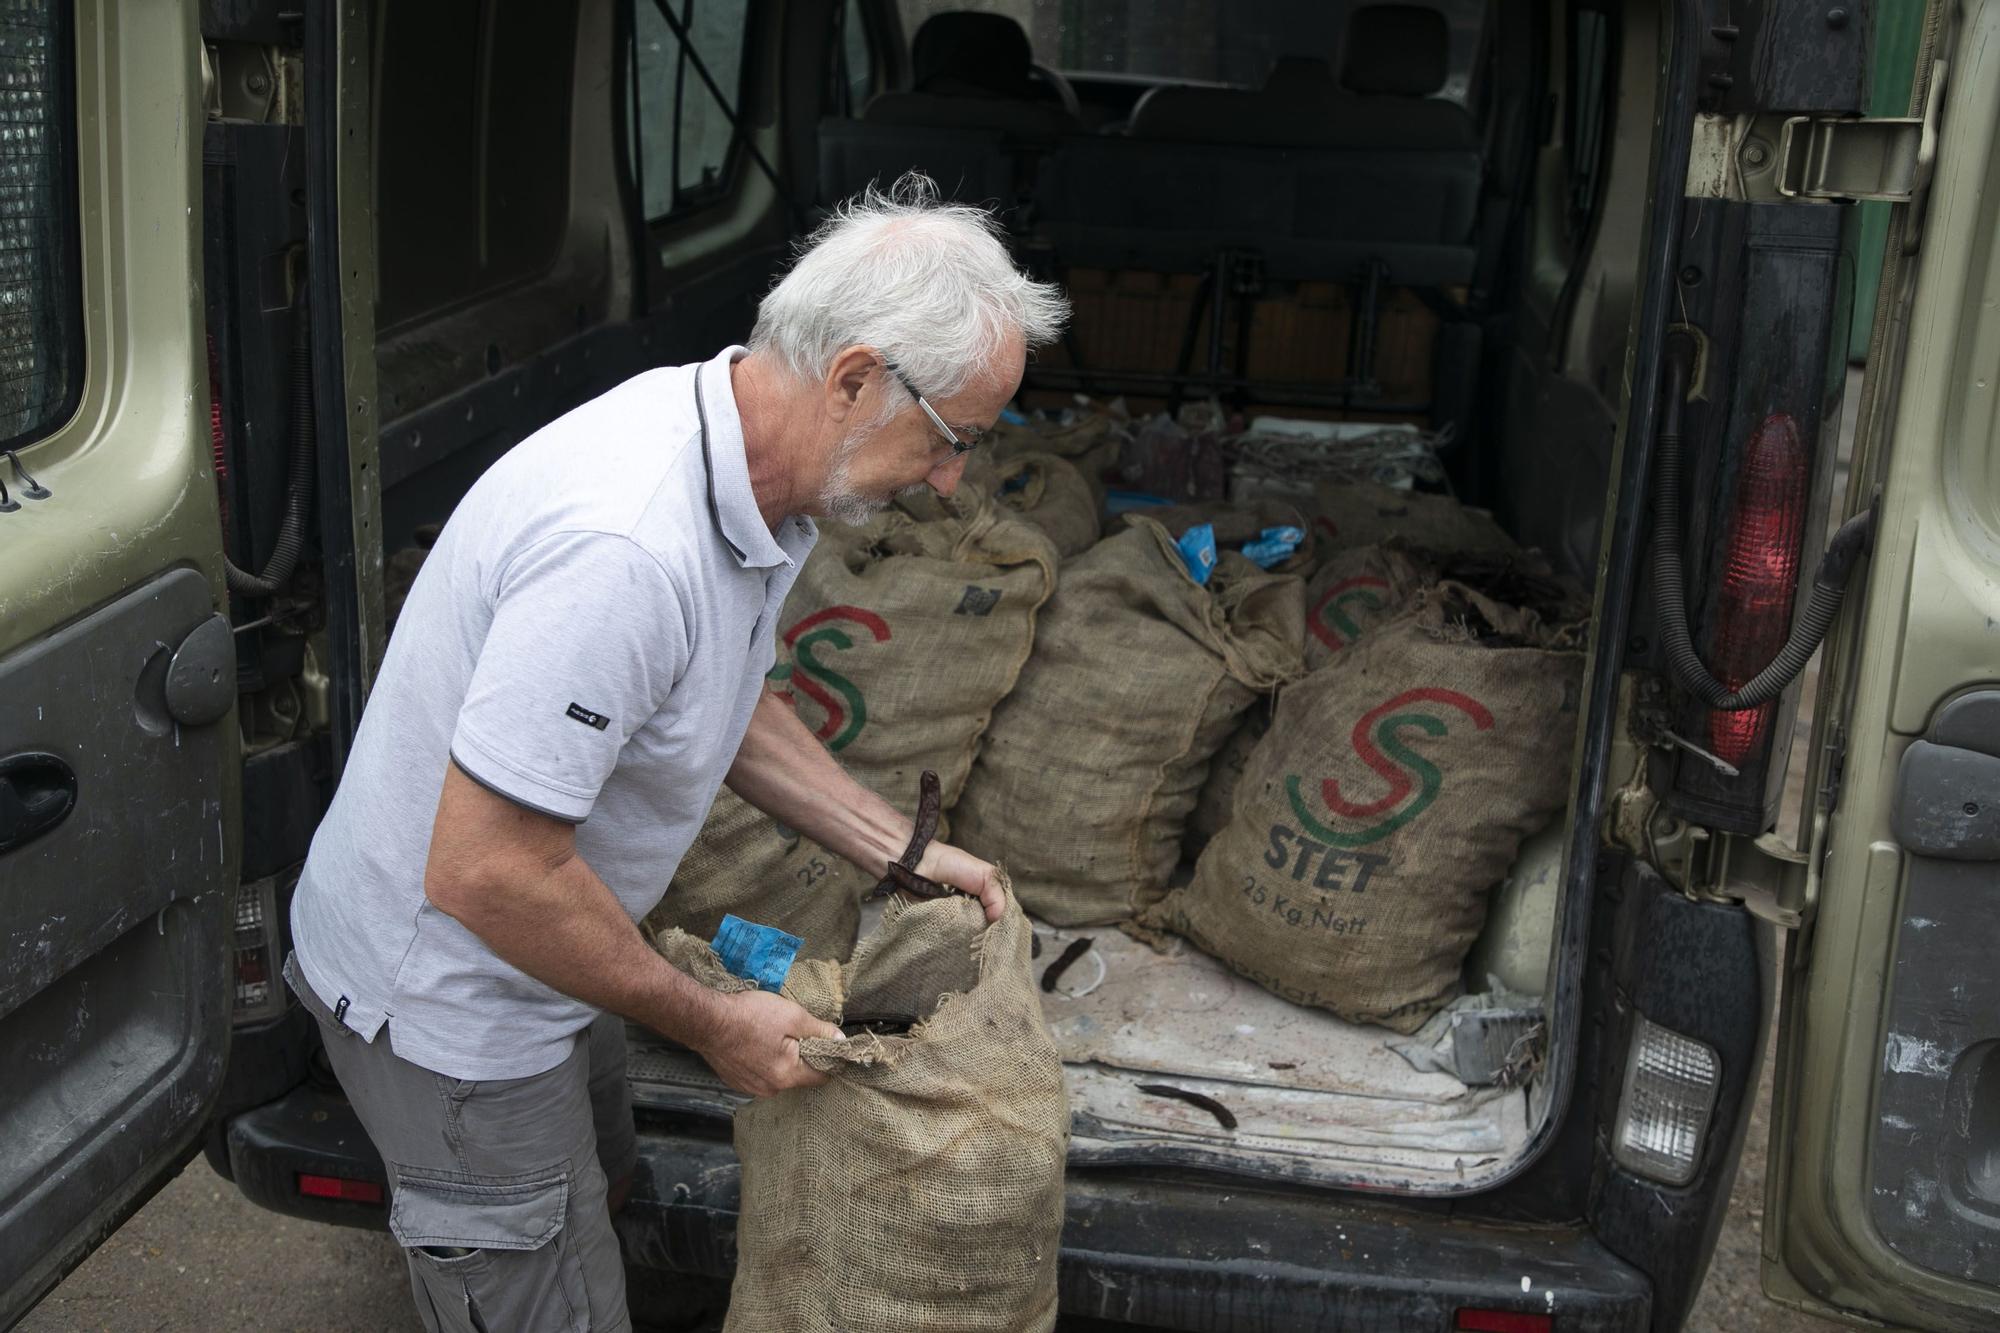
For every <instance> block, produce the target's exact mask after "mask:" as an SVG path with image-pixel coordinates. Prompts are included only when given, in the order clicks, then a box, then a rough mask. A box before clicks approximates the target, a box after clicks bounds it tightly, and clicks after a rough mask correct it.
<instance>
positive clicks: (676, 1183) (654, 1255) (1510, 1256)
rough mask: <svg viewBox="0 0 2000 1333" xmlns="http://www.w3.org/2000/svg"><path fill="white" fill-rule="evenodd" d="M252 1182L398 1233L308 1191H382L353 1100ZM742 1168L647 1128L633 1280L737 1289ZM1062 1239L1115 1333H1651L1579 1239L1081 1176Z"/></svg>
mask: <svg viewBox="0 0 2000 1333" xmlns="http://www.w3.org/2000/svg"><path fill="white" fill-rule="evenodd" d="M227 1142H228V1145H229V1157H230V1162H231V1165H232V1166H233V1168H234V1170H235V1175H236V1183H237V1186H238V1187H239V1188H240V1189H242V1191H243V1193H244V1194H245V1195H246V1196H247V1197H249V1198H250V1200H251V1201H252V1202H254V1203H258V1204H261V1205H263V1206H264V1207H266V1208H271V1209H273V1210H275V1211H277V1212H280V1213H287V1214H290V1215H292V1216H295V1217H305V1218H311V1219H313V1220H317V1221H323V1222H334V1223H339V1224H341V1225H346V1226H373V1227H381V1226H383V1225H384V1224H385V1219H386V1217H387V1209H386V1208H385V1207H383V1206H381V1205H372V1204H356V1203H342V1202H336V1201H332V1200H326V1199H320V1198H313V1197H308V1196H305V1195H302V1194H300V1193H299V1189H298V1177H299V1175H300V1174H302V1173H304V1174H311V1175H330V1176H337V1177H344V1178H347V1179H354V1180H363V1181H375V1182H382V1181H384V1179H385V1176H384V1172H383V1169H382V1163H381V1159H380V1158H379V1157H378V1156H377V1155H376V1154H375V1151H374V1148H373V1147H372V1146H371V1145H370V1144H369V1142H368V1138H367V1135H366V1134H364V1133H363V1132H362V1130H361V1126H360V1124H359V1122H357V1121H356V1120H355V1118H354V1115H353V1112H352V1111H351V1110H349V1109H348V1106H347V1103H346V1102H345V1101H343V1100H342V1099H340V1098H339V1097H338V1096H336V1095H330V1094H328V1093H325V1092H322V1091H319V1090H317V1089H314V1088H312V1087H302V1088H298V1089H296V1090H294V1091H293V1092H291V1093H290V1094H288V1095H287V1096H285V1097H283V1098H281V1099H279V1100H278V1101H276V1102H272V1103H271V1104H269V1105H268V1106H262V1107H259V1108H257V1109H256V1110H253V1111H248V1112H245V1113H244V1114H243V1115H240V1116H237V1117H236V1118H235V1119H234V1120H232V1121H231V1122H230V1125H229V1129H228V1134H227ZM739 1184H740V1181H739V1174H738V1167H737V1163H736V1154H735V1152H734V1150H733V1149H732V1148H731V1147H730V1145H729V1144H728V1143H726V1142H723V1141H720V1140H717V1139H714V1138H704V1137H697V1136H695V1135H692V1134H687V1133H681V1132H675V1131H673V1130H671V1129H665V1128H662V1127H661V1126H659V1125H657V1124H651V1123H647V1122H644V1121H642V1123H641V1125H640V1131H639V1168H638V1174H637V1177H636V1179H635V1180H634V1182H633V1188H632V1196H631V1200H630V1202H629V1203H628V1204H627V1205H626V1208H625V1210H624V1212H623V1213H622V1214H620V1216H619V1218H618V1231H619V1234H620V1237H621V1239H622V1240H623V1242H624V1248H625V1259H626V1263H627V1265H628V1266H630V1267H632V1268H636V1269H641V1270H650V1271H652V1272H656V1273H665V1274H685V1275H690V1276H701V1277H709V1278H727V1277H728V1276H729V1275H730V1273H731V1272H732V1271H733V1270H734V1268H735V1263H736V1212H737V1206H738V1198H739ZM1068 1194H1069V1202H1068V1219H1067V1222H1066V1225H1065V1227H1064V1230H1063V1250H1062V1276H1061V1282H1062V1308H1063V1312H1064V1313H1065V1314H1066V1315H1070V1316H1078V1317H1082V1318H1085V1319H1092V1320H1102V1321H1106V1323H1108V1324H1111V1325H1120V1324H1122V1325H1129V1326H1133V1327H1137V1328H1155V1329H1174V1330H1186V1333H1227V1331H1228V1330H1236V1329H1245V1330H1248V1329H1256V1330H1259V1333H1293V1331H1294V1330H1296V1331H1297V1333H1305V1331H1306V1330H1319V1329H1328V1328H1338V1329H1343V1330H1375V1329H1379V1330H1384V1331H1385V1333H1386V1330H1397V1331H1398V1333H1402V1331H1403V1330H1426V1331H1427V1330H1438V1331H1439V1333H1444V1331H1445V1330H1450V1329H1452V1328H1453V1327H1454V1324H1455V1321H1456V1312H1457V1311H1458V1310H1459V1309H1461V1308H1468V1307H1470V1308H1479V1309H1488V1310H1504V1311H1518V1312H1521V1313H1528V1314H1542V1315H1546V1314H1550V1313H1553V1314H1554V1315H1555V1321H1554V1326H1555V1327H1556V1328H1558V1329H1561V1330H1563V1331H1564V1333H1614V1331H1615V1333H1641V1331H1642V1330H1645V1329H1646V1328H1647V1327H1648V1326H1649V1323H1650V1320H1651V1307H1652V1297H1651V1290H1650V1287H1649V1285H1648V1283H1647V1281H1646V1278H1645V1277H1644V1276H1643V1275H1642V1274H1641V1273H1639V1272H1638V1271H1637V1270H1636V1269H1634V1268H1632V1267H1631V1266H1630V1265H1628V1264H1627V1263H1625V1262H1624V1261H1623V1260H1621V1259H1619V1258H1618V1257H1617V1256H1615V1255H1613V1254H1612V1253H1611V1252H1610V1251H1609V1250H1607V1249H1605V1248H1604V1247H1603V1246H1602V1245H1600V1244H1599V1243H1598V1242H1597V1240H1596V1239H1595V1238H1594V1237H1593V1236H1591V1235H1590V1233H1589V1232H1588V1231H1586V1230H1583V1229H1581V1228H1572V1227H1527V1226H1504V1225H1500V1224H1497V1223H1490V1222H1470V1221H1458V1220H1453V1219H1450V1218H1447V1217H1445V1216H1442V1215H1440V1214H1437V1213H1431V1212H1420V1211H1414V1210H1408V1209H1401V1208H1396V1207H1393V1206H1389V1205H1369V1204H1360V1203H1352V1202H1349V1201H1348V1200H1346V1199H1334V1198H1329V1197H1328V1196H1326V1195H1324V1194H1308V1193H1303V1192H1289V1191H1278V1190H1270V1189H1263V1188H1258V1187H1249V1188H1246V1187H1244V1186H1242V1185H1239V1184H1237V1183H1234V1182H1229V1181H1218V1180H1213V1179H1195V1178H1188V1177H1167V1176H1164V1175H1163V1174H1162V1173H1160V1172H1158V1171H1150V1170H1139V1169H1132V1170H1123V1171H1102V1170H1098V1171H1088V1172H1081V1171H1080V1172H1075V1173H1073V1174H1072V1175H1071V1177H1070V1180H1069V1188H1068Z"/></svg>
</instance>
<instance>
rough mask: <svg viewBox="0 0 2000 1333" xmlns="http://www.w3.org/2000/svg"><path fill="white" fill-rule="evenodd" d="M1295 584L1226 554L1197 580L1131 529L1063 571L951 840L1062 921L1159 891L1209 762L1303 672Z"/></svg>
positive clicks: (1166, 539)
mask: <svg viewBox="0 0 2000 1333" xmlns="http://www.w3.org/2000/svg"><path fill="white" fill-rule="evenodd" d="M1304 613H1305V598H1304V588H1303V585H1302V584H1301V583H1300V581H1299V580H1298V579H1297V578H1295V577H1292V576H1290V575H1282V574H1267V573H1265V572H1264V571H1263V570H1260V569H1258V568H1257V567H1256V566H1255V565H1253V564H1251V563H1250V562H1249V561H1248V560H1246V559H1244V558H1243V557H1242V556H1240V555H1237V554H1235V553H1233V552H1225V553H1224V554H1223V556H1222V558H1221V560H1220V561H1219V562H1218V563H1217V564H1216V566H1215V570H1214V573H1213V575H1212V576H1211V578H1210V580H1209V582H1208V584H1207V585H1206V586H1203V585H1202V584H1200V583H1197V582H1196V581H1195V580H1194V578H1193V577H1192V576H1191V575H1190V574H1189V573H1188V571H1187V566H1186V565H1185V564H1184V563H1183V562H1182V558H1181V554H1180V552H1179V550H1178V549H1176V547H1175V545H1174V539H1173V538H1172V537H1171V536H1170V535H1168V533H1167V530H1166V529H1165V528H1163V527H1161V526H1160V525H1159V524H1158V523H1155V522H1153V521H1152V520H1150V519H1147V518H1134V519H1132V520H1131V526H1129V527H1128V528H1127V529H1126V530H1125V531H1124V532H1121V533H1119V534H1117V535H1116V536H1113V537H1107V538H1106V539H1105V540H1103V541H1101V542H1099V543H1098V544H1097V545H1096V546H1093V547H1092V548H1091V549H1090V550H1089V551H1087V552H1086V553H1084V554H1083V555H1081V556H1078V557H1077V558H1076V559H1075V560H1073V561H1071V562H1070V564H1069V565H1068V567H1066V568H1065V569H1064V571H1063V576H1062V582H1061V585H1060V586H1059V587H1058V588H1057V590H1056V595H1055V597H1054V598H1053V599H1051V600H1050V602H1049V605H1048V608H1047V609H1046V610H1045V611H1044V612H1043V613H1042V618H1041V626H1040V629H1039V631H1038V632H1037V635H1036V639H1035V652H1034V655H1033V656H1032V657H1030V658H1029V659H1028V664H1027V666H1026V667H1025V668H1024V669H1023V670H1022V672H1021V681H1020V685H1019V686H1018V687H1017V688H1016V689H1015V691H1014V693H1013V694H1011V695H1009V696H1008V697H1007V699H1006V701H1005V702H1004V703H1002V704H1001V705H1000V707H999V708H998V709H997V710H996V711H995V712H994V715H993V725H992V726H991V727H990V728H989V729H988V731H987V734H986V742H985V746H984V748H983V749H982V750H981V751H980V755H979V762H978V763H977V764H976V765H975V766H974V769H973V774H972V777H971V779H970V780H968V781H967V783H966V787H965V796H964V798H963V799H962V800H961V801H960V802H959V804H958V806H957V808H956V809H955V810H954V812H953V820H954V826H955V833H954V838H953V841H954V842H956V843H958V845H960V846H962V847H965V848H966V849H967V850H969V851H972V852H974V853H976V854H978V855H980V856H984V857H987V858H988V859H992V860H1004V861H1006V862H1007V864H1008V865H1010V866H1012V867H1013V869H1014V874H1015V883H1016V884H1018V885H1019V886H1020V890H1019V891H1020V894H1021V901H1022V902H1023V903H1025V904H1026V905H1027V907H1028V908H1029V909H1030V910H1031V911H1033V912H1034V913H1035V914H1036V915H1037V916H1039V917H1041V918H1043V919H1044V920H1047V921H1050V922H1052V923H1054V924H1056V925H1060V926H1081V925H1097V924H1104V923H1110V922H1116V921H1121V920H1124V919H1125V918H1127V917H1129V916H1131V914H1132V913H1133V912H1134V911H1135V910H1137V909H1138V908H1140V907H1142V906H1144V905H1145V904H1146V903H1148V902H1150V901H1152V900H1154V899H1155V898H1157V897H1158V896H1159V895H1160V894H1161V893H1162V892H1164V891H1165V888H1166V883H1167V877H1168V875H1170V874H1171V873H1172V872H1173V869H1174V866H1175V864H1176V863H1177V862H1178V861H1179V859H1180V842H1181V835H1182V832H1183V830H1184V827H1185V825H1186V823H1187V817H1188V814H1189V812H1190V811H1192V810H1193V808H1194V802H1195V796H1196V794H1197V793H1198V792H1199V791H1200V790H1201V784H1202V781H1203V779H1205V778H1206V777H1207V774H1208V767H1209V761H1210V760H1211V759H1212V758H1213V757H1214V755H1215V751H1216V749H1217V748H1218V747H1219V746H1220V745H1221V744H1222V742H1223V741H1224V740H1225V739H1227V738H1228V735H1229V733H1230V731H1231V730H1233V729H1234V727H1235V725H1236V720H1237V719H1238V718H1239V717H1240V716H1241V715H1242V714H1243V713H1244V711H1245V710H1246V709H1248V708H1249V707H1250V706H1251V705H1252V704H1253V703H1254V702H1256V699H1257V697H1258V696H1259V695H1260V694H1264V693H1268V692H1269V691H1270V690H1272V689H1273V688H1275V687H1276V686H1278V685H1279V684H1281V683H1282V682H1284V681H1287V680H1290V679H1292V678H1294V677H1296V676H1297V675H1299V673H1300V672H1301V670H1302V669H1303V667H1304V659H1303V657H1302V650H1301V643H1302V642H1303V640H1304V637H1305V628H1304V624H1305V620H1304Z"/></svg>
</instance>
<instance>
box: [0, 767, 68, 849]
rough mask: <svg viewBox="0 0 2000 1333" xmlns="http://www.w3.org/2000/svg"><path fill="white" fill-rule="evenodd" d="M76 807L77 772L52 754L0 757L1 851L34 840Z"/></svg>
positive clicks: (65, 817)
mask: <svg viewBox="0 0 2000 1333" xmlns="http://www.w3.org/2000/svg"><path fill="white" fill-rule="evenodd" d="M75 808H76V773H75V771H74V770H72V769H71V768H70V766H69V765H68V764H65V763H64V762H63V761H62V760H60V759H58V758H56V757H55V756H54V755H52V754H40V753H29V754H16V755H9V756H8V757H7V758H5V759H0V852H11V851H13V850H14V849H15V848H16V847H20V846H23V845H24V844H26V843H30V842H33V841H34V840H35V839H36V838H39V837H41V836H42V835H43V834H44V833H47V832H49V831H50V830H51V829H53V828H55V827H56V825H58V824H60V823H62V822H63V820H65V819H67V818H69V812H70V811H72V810H74V809H75Z"/></svg>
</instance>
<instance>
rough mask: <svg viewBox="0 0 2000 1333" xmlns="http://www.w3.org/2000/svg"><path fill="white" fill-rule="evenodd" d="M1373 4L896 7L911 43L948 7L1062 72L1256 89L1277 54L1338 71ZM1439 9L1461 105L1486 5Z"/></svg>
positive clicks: (973, 0) (1267, 0) (1069, 2)
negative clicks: (1360, 17) (988, 23)
mask: <svg viewBox="0 0 2000 1333" xmlns="http://www.w3.org/2000/svg"><path fill="white" fill-rule="evenodd" d="M1367 2H1368V0H1342V2H1341V3H1334V4H1321V5H1301V4H1296V3H1294V2H1293V0H1183V2H1182V3H1179V4H1174V5H1149V6H1143V7H1142V6H1136V5H1132V4H1130V3H1128V0H899V6H900V10H901V13H902V16H903V33H904V35H905V36H906V37H914V36H915V35H916V31H917V29H918V28H919V27H921V26H922V25H923V22H924V20H925V19H927V18H929V17H930V16H931V15H933V14H938V13H943V12H945V11H947V10H963V9H971V10H978V11H980V12H982V13H989V14H1006V15H1009V16H1010V17H1012V18H1013V19H1014V20H1015V21H1016V22H1017V23H1019V24H1020V25H1021V27H1022V28H1023V29H1024V30H1025V31H1026V32H1027V34H1028V41H1029V44H1030V45H1031V46H1033V48H1034V52H1035V63H1036V64H1039V65H1046V66H1048V67H1050V68H1052V69H1058V70H1062V71H1063V72H1064V73H1068V74H1113V75H1126V76H1137V77H1142V78H1148V79H1157V80H1161V81H1165V82H1191V83H1227V84H1235V85H1237V86H1239V87H1246V88H1254V87H1257V86H1259V85H1261V84H1262V83H1263V82H1264V77H1265V76H1266V75H1267V74H1269V73H1270V72H1271V66H1272V65H1273V64H1274V63H1276V61H1277V59H1278V57H1279V56H1288V55H1303V56H1323V57H1325V58H1326V60H1327V61H1328V63H1329V64H1330V65H1331V66H1332V67H1333V68H1334V69H1335V70H1338V69H1339V68H1340V43H1341V36H1342V34H1344V33H1345V32H1346V31H1347V16H1348V14H1349V12H1350V11H1352V10H1355V9H1358V8H1360V7H1361V6H1362V5H1363V4H1365V3H1367ZM1432 8H1435V9H1437V10H1438V11H1439V12H1440V13H1442V14H1443V15H1444V18H1445V24H1446V27H1447V28H1448V29H1449V30H1450V32H1451V54H1450V65H1449V73H1448V75H1447V77H1446V80H1445V84H1444V87H1442V88H1440V89H1439V90H1438V93H1437V95H1438V96H1439V97H1444V98H1448V99H1450V100H1451V101H1454V102H1457V103H1459V104H1460V105H1461V106H1463V105H1464V104H1465V102H1466V98H1467V95H1468V93H1469V91H1470V89H1471V86H1472V68H1473V62H1474V60H1475V59H1476V58H1477V56H1478V53H1479V39H1480V30H1481V25H1482V24H1483V23H1484V21H1485V17H1486V0H1438V3H1436V4H1434V5H1433V6H1432Z"/></svg>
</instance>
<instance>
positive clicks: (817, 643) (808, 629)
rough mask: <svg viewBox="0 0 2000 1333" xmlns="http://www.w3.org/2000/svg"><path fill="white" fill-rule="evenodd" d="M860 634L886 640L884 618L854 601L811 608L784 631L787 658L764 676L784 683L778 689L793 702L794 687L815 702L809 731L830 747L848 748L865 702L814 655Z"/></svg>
mask: <svg viewBox="0 0 2000 1333" xmlns="http://www.w3.org/2000/svg"><path fill="white" fill-rule="evenodd" d="M862 633H865V634H866V635H867V636H869V638H872V639H873V640H874V641H875V642H876V643H887V642H888V641H889V622H888V621H886V620H884V619H882V617H880V616H878V615H876V614H875V613H874V612H873V611H864V610H862V609H861V608H860V607H858V606H829V607H827V608H826V609H825V610H823V611H815V612H813V613H812V614H811V615H809V616H807V617H805V619H803V620H801V621H799V623H798V624H796V625H794V626H792V627H791V628H790V629H788V630H786V631H785V635H784V644H785V647H786V648H787V649H789V650H790V651H791V654H792V660H791V661H789V662H781V663H779V664H778V665H777V666H775V667H773V668H771V674H770V676H769V677H768V679H769V680H771V681H772V682H773V683H774V684H781V685H785V686H786V688H785V689H784V690H782V691H780V693H782V694H784V695H785V696H786V697H787V698H789V699H791V700H792V701H793V703H794V704H796V703H797V702H798V699H797V696H796V695H794V694H793V691H794V690H796V691H797V692H798V693H799V694H803V695H804V696H805V697H806V698H808V699H810V700H812V701H813V702H814V703H816V704H818V705H819V707H820V710H821V711H822V712H824V713H825V714H826V720H825V721H823V722H821V723H820V724H819V727H818V729H817V730H815V731H814V732H813V735H815V736H817V737H819V738H820V739H821V740H823V741H825V742H826V748H827V749H829V750H840V749H844V748H846V747H847V745H848V744H850V743H851V742H852V741H853V740H854V738H855V737H856V736H859V735H860V734H861V729H862V728H863V727H865V726H867V725H868V702H867V700H865V699H863V698H862V697H861V691H860V690H858V689H856V688H855V687H854V682H853V681H851V680H849V679H848V678H847V677H845V676H843V675H841V674H840V673H839V672H838V671H835V670H834V669H833V668H832V667H830V666H828V665H827V664H826V663H825V662H822V661H821V660H820V659H819V656H818V654H819V652H820V651H821V650H822V649H826V650H830V651H833V652H845V651H847V650H848V649H849V648H852V647H853V646H854V645H855V643H856V642H857V641H861V642H866V640H865V639H862V638H861V634H862Z"/></svg>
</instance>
